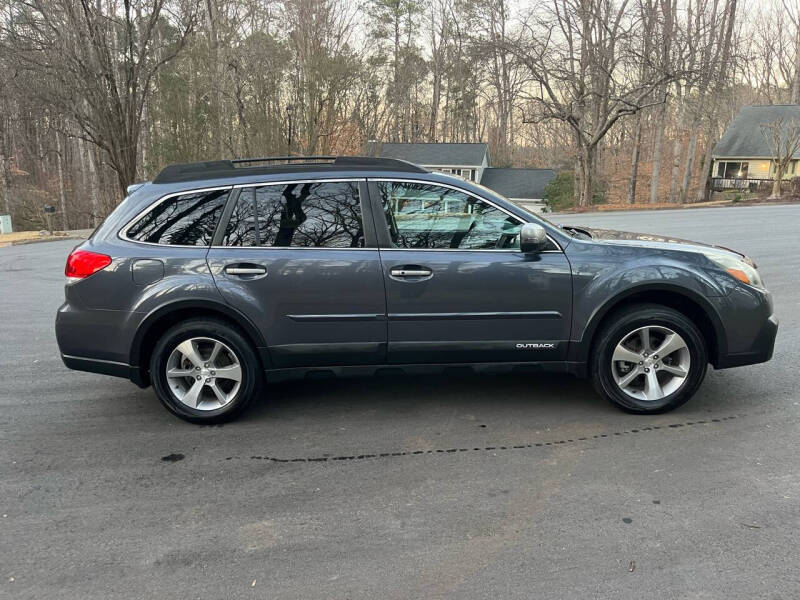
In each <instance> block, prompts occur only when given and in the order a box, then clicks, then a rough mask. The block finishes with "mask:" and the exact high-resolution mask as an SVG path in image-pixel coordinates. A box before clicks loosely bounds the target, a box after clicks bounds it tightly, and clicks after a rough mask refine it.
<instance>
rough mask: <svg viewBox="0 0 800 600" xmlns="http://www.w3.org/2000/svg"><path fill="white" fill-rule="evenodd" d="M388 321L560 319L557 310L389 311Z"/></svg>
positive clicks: (560, 316)
mask: <svg viewBox="0 0 800 600" xmlns="http://www.w3.org/2000/svg"><path fill="white" fill-rule="evenodd" d="M388 316H389V320H390V321H432V320H436V321H453V320H465V321H469V320H476V319H561V318H563V316H562V314H561V313H560V312H559V311H557V310H535V311H516V312H514V311H510V312H463V313H457V312H456V313H389V315H388Z"/></svg>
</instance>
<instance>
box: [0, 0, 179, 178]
mask: <svg viewBox="0 0 800 600" xmlns="http://www.w3.org/2000/svg"><path fill="white" fill-rule="evenodd" d="M165 2H166V0H123V1H122V3H121V5H119V4H117V3H113V4H112V3H109V4H108V6H107V7H104V6H103V4H102V3H101V2H99V1H98V2H91V1H90V0H47V1H45V0H19V1H18V2H16V3H13V4H12V5H11V7H10V11H11V16H10V17H9V19H7V20H4V21H3V22H2V24H0V32H1V33H2V34H3V37H2V43H3V48H2V49H3V51H4V52H8V53H9V54H10V55H12V57H13V65H14V67H15V70H16V72H15V73H12V75H11V78H10V79H11V82H12V84H13V83H15V82H17V81H24V82H27V83H28V84H31V83H33V84H34V85H33V86H32V88H29V89H27V90H25V92H27V93H33V94H35V95H36V97H38V98H39V99H40V100H41V101H42V102H44V103H46V104H47V105H49V106H51V107H53V108H54V109H55V110H56V111H58V112H59V113H60V114H63V115H67V116H69V117H70V118H71V119H72V120H74V121H75V122H76V123H77V124H78V126H79V128H80V135H82V136H83V137H85V138H86V139H87V140H88V141H89V142H91V143H93V144H96V145H97V146H98V147H100V148H102V149H103V150H105V151H106V152H107V153H108V160H109V164H110V165H111V167H112V168H113V169H114V171H115V172H116V174H117V179H118V183H119V186H120V188H121V189H122V191H123V192H124V190H125V188H126V187H127V186H128V185H129V184H131V183H133V182H134V181H135V179H136V176H137V172H136V171H137V158H138V144H139V134H140V130H141V122H142V110H143V108H144V103H145V101H146V99H147V97H148V94H149V93H150V90H151V86H152V83H153V79H154V77H155V75H156V74H157V73H158V71H159V69H160V68H161V67H163V66H164V64H166V63H167V62H169V61H170V60H172V59H173V58H175V56H176V55H177V54H178V52H180V50H181V49H182V48H183V46H184V44H185V43H186V40H187V38H188V36H189V34H190V33H191V31H192V28H193V25H194V13H193V12H190V13H188V16H187V18H186V19H185V20H183V21H182V22H175V20H174V19H172V18H171V16H170V14H171V13H170V11H168V10H166V9H165ZM176 27H177V29H174V28H176ZM165 28H173V31H174V35H173V36H170V37H169V38H168V39H164V37H162V36H161V35H158V32H160V31H161V30H163V29H165ZM20 72H27V73H30V74H32V75H33V77H31V78H20V77H19V75H20Z"/></svg>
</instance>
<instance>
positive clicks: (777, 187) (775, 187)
mask: <svg viewBox="0 0 800 600" xmlns="http://www.w3.org/2000/svg"><path fill="white" fill-rule="evenodd" d="M769 197H770V198H771V199H778V198H780V197H781V176H780V175H779V174H777V173H776V174H775V181H773V182H772V194H770V196H769Z"/></svg>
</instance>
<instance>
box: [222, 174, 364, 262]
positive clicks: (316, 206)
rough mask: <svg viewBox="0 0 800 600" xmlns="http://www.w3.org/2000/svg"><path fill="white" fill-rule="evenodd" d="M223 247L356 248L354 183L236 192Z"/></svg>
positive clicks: (358, 225) (359, 238)
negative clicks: (236, 197) (237, 195)
mask: <svg viewBox="0 0 800 600" xmlns="http://www.w3.org/2000/svg"><path fill="white" fill-rule="evenodd" d="M222 243H223V244H224V245H226V246H271V247H299V248H358V247H362V246H363V245H364V228H363V224H362V219H361V203H360V200H359V194H358V182H356V181H345V182H338V181H337V182H333V181H328V182H326V181H320V182H312V183H308V182H306V183H289V184H279V185H263V186H259V187H247V188H242V190H241V191H240V193H239V198H238V199H237V201H236V206H235V207H234V209H233V212H232V213H231V217H230V220H229V221H228V225H227V227H226V228H225V235H224V238H223V241H222Z"/></svg>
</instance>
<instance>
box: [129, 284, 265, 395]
mask: <svg viewBox="0 0 800 600" xmlns="http://www.w3.org/2000/svg"><path fill="white" fill-rule="evenodd" d="M201 317H206V318H213V319H219V320H221V321H225V322H226V323H229V324H231V325H233V326H235V327H237V328H238V329H240V330H241V331H242V334H243V335H244V336H245V339H247V340H248V341H250V343H251V344H252V345H253V349H254V351H255V352H256V355H257V356H258V358H259V361H260V362H261V368H262V369H266V368H269V356H268V354H267V350H266V346H267V345H266V342H265V341H264V338H263V337H262V335H261V334H260V332H259V331H258V329H257V328H256V327H255V326H254V325H253V324H252V323H251V322H250V320H249V319H248V318H247V317H246V316H245V315H243V314H241V313H240V312H239V311H237V310H235V309H233V308H231V307H229V306H227V305H225V304H220V303H217V302H211V301H202V300H187V301H178V302H172V303H170V304H167V305H165V306H161V307H159V308H157V309H155V310H153V311H152V312H150V314H148V315H147V317H145V319H144V320H143V321H142V323H141V324H140V325H139V327H138V329H137V331H136V335H135V336H134V339H133V342H132V344H131V351H130V364H131V366H132V367H139V370H140V372H141V378H142V380H143V381H142V383H143V384H147V383H148V382H149V374H148V373H147V369H148V365H149V364H150V354H151V352H152V351H153V348H154V347H155V344H156V342H157V341H158V339H159V338H160V337H161V335H163V333H164V332H165V331H167V329H169V328H170V327H172V326H173V325H175V324H177V323H180V322H181V321H186V320H188V319H196V318H201Z"/></svg>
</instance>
